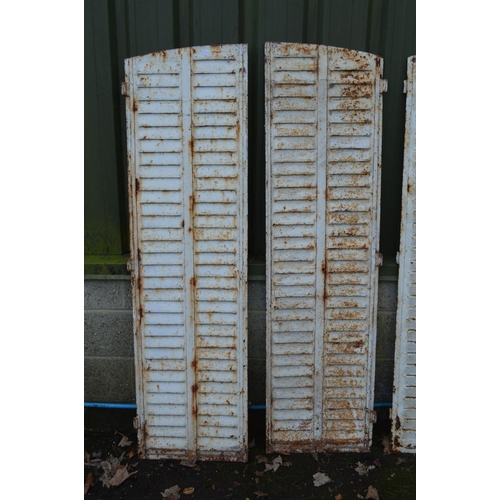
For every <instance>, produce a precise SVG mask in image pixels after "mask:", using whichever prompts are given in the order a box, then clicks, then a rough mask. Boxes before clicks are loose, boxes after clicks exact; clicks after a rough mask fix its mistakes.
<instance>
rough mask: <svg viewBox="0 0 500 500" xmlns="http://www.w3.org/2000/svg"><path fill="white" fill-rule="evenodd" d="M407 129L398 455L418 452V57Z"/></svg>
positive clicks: (409, 84) (411, 75)
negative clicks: (401, 452) (402, 452)
mask: <svg viewBox="0 0 500 500" xmlns="http://www.w3.org/2000/svg"><path fill="white" fill-rule="evenodd" d="M407 78H408V79H407V81H406V91H407V95H406V125H405V152H404V168H403V190H402V210H401V241H400V248H399V278H398V310H397V320H396V347H395V356H394V357H395V368H394V397H393V408H392V440H393V448H394V449H395V450H396V451H405V452H411V453H415V451H416V411H417V405H416V345H417V344H416V332H417V327H416V298H417V278H416V266H417V264H416V255H417V252H416V236H417V235H416V229H417V225H416V210H417V208H416V168H417V160H416V96H417V80H416V56H412V57H410V58H408V77H407Z"/></svg>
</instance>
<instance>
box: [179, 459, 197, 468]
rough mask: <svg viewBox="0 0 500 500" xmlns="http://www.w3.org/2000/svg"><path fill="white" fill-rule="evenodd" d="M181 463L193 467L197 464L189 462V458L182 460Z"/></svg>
mask: <svg viewBox="0 0 500 500" xmlns="http://www.w3.org/2000/svg"><path fill="white" fill-rule="evenodd" d="M181 465H183V466H184V467H191V468H194V467H196V466H197V464H196V462H189V461H188V460H181Z"/></svg>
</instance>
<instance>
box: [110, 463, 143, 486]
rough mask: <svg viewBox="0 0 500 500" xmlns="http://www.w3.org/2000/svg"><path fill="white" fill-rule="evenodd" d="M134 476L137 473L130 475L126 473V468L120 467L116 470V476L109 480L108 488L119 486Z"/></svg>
mask: <svg viewBox="0 0 500 500" xmlns="http://www.w3.org/2000/svg"><path fill="white" fill-rule="evenodd" d="M134 474H137V471H134V472H132V473H130V472H129V471H128V467H122V468H120V469H117V471H116V474H115V475H114V476H113V477H112V478H111V479H110V480H109V482H108V484H109V485H110V486H119V485H120V484H122V483H123V481H125V480H126V479H128V478H129V477H130V476H133V475H134Z"/></svg>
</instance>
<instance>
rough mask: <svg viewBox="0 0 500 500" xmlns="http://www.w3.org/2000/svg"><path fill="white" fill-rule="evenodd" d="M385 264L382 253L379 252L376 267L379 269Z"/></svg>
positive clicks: (376, 257) (376, 256) (376, 255)
mask: <svg viewBox="0 0 500 500" xmlns="http://www.w3.org/2000/svg"><path fill="white" fill-rule="evenodd" d="M383 264H384V256H383V255H382V254H381V253H380V252H377V253H376V254H375V265H376V266H377V267H380V266H382V265H383Z"/></svg>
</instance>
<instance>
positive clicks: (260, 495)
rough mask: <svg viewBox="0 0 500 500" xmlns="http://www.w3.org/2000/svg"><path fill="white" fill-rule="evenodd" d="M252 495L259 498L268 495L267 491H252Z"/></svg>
mask: <svg viewBox="0 0 500 500" xmlns="http://www.w3.org/2000/svg"><path fill="white" fill-rule="evenodd" d="M253 494H254V495H257V498H260V497H268V496H269V495H268V494H267V493H264V492H263V491H258V490H257V491H254V492H253Z"/></svg>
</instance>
